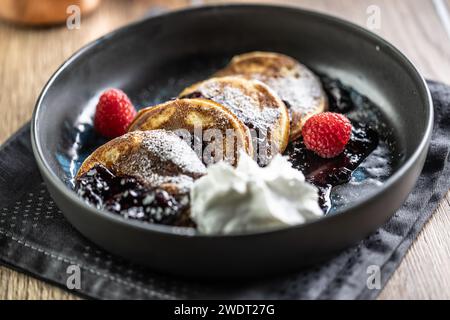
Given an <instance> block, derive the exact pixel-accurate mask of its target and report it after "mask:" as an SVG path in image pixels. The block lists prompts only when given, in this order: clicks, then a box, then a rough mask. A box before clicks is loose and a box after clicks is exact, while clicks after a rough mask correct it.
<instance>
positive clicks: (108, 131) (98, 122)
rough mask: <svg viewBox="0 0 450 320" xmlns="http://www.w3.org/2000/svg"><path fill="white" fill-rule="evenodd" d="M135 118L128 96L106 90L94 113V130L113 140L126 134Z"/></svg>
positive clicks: (116, 90)
mask: <svg viewBox="0 0 450 320" xmlns="http://www.w3.org/2000/svg"><path fill="white" fill-rule="evenodd" d="M135 116H136V109H135V108H134V106H133V104H132V103H131V101H130V99H128V96H127V95H126V94H125V93H124V92H123V91H122V90H119V89H108V90H106V91H105V92H103V94H102V95H101V96H100V99H99V101H98V104H97V110H96V111H95V120H94V125H95V129H96V130H97V132H98V133H100V134H101V135H102V136H105V137H107V138H115V137H118V136H121V135H123V134H124V133H126V132H127V130H128V126H129V125H130V123H131V122H132V121H133V119H134V117H135Z"/></svg>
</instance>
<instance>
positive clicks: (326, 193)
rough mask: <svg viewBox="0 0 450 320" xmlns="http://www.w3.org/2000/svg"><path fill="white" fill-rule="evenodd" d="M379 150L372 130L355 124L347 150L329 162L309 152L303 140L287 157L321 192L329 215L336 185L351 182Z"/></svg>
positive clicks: (294, 144) (289, 148) (322, 205)
mask: <svg viewBox="0 0 450 320" xmlns="http://www.w3.org/2000/svg"><path fill="white" fill-rule="evenodd" d="M377 146H378V134H377V132H376V131H375V130H373V129H371V128H366V127H363V126H359V125H355V124H353V130H352V134H351V137H350V141H349V142H348V144H347V146H346V147H345V150H344V151H343V152H342V153H341V154H340V155H338V156H336V157H334V158H331V159H325V158H321V157H319V156H318V155H316V154H315V153H314V152H312V151H310V150H308V149H306V147H305V144H304V143H303V140H302V139H299V140H297V141H295V142H293V143H290V144H289V146H288V148H287V150H286V154H287V155H288V157H289V160H290V161H291V163H292V166H293V167H294V168H295V169H298V170H300V171H302V172H303V174H304V175H305V178H306V180H307V181H309V182H310V183H312V184H314V185H315V186H317V187H318V188H319V203H320V206H321V207H322V209H323V210H324V211H325V212H328V211H329V210H330V209H331V199H330V192H331V188H333V187H334V186H336V185H340V184H344V183H347V182H349V181H350V179H351V178H352V173H353V171H354V170H355V169H356V168H357V167H358V166H359V165H360V163H361V162H362V161H363V160H364V159H365V158H366V157H367V156H368V155H369V154H370V153H371V152H372V151H373V150H375V148H376V147H377Z"/></svg>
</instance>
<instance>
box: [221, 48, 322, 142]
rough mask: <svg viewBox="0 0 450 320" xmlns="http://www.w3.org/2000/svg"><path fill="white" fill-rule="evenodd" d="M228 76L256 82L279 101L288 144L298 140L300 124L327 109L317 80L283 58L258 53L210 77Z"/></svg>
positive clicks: (240, 58) (239, 58) (235, 60)
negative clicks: (283, 107)
mask: <svg viewBox="0 0 450 320" xmlns="http://www.w3.org/2000/svg"><path fill="white" fill-rule="evenodd" d="M229 75H241V76H244V77H246V78H249V79H256V80H260V81H262V82H264V83H265V84H267V85H268V86H269V87H271V88H272V89H273V90H274V91H275V92H276V93H277V94H278V95H279V96H280V97H281V99H282V100H283V102H284V103H285V104H286V107H287V108H288V111H289V114H290V127H291V130H290V141H293V140H295V139H297V138H298V137H300V135H301V131H302V127H303V124H304V123H305V121H306V120H307V119H308V118H309V117H310V116H312V115H314V114H316V113H320V112H323V111H325V110H326V109H327V108H328V101H327V97H326V94H325V92H324V91H323V88H322V85H321V83H320V80H319V79H318V78H317V77H316V76H315V75H314V73H313V72H312V71H311V70H309V69H308V68H307V67H305V66H304V65H302V64H300V63H299V62H298V61H296V60H295V59H293V58H291V57H288V56H286V55H283V54H279V53H273V52H259V51H256V52H250V53H245V54H241V55H237V56H235V57H233V59H232V60H231V62H230V63H229V64H228V66H226V67H225V68H224V69H223V70H220V71H218V72H217V73H216V74H215V75H214V76H216V77H222V76H229Z"/></svg>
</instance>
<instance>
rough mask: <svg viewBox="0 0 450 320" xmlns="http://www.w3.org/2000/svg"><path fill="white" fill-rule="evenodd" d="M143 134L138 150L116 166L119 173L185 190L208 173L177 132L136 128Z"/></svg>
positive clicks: (151, 184) (154, 185) (156, 184)
mask: <svg viewBox="0 0 450 320" xmlns="http://www.w3.org/2000/svg"><path fill="white" fill-rule="evenodd" d="M128 135H138V136H141V137H142V141H141V144H140V146H139V147H138V148H137V149H136V151H135V152H132V153H130V154H127V155H124V156H123V157H121V158H120V160H119V161H118V162H117V163H116V164H115V165H114V169H115V170H117V171H118V172H120V173H122V174H126V175H130V176H135V177H137V178H139V179H141V180H142V181H143V182H144V183H146V184H148V185H149V186H151V187H160V186H161V185H164V184H167V185H168V187H169V188H172V189H178V191H180V192H185V191H187V190H189V189H190V187H191V185H192V183H193V182H194V180H195V179H196V178H199V177H200V176H202V175H203V174H205V173H206V168H205V166H204V164H203V163H202V162H201V161H200V159H199V158H198V157H197V155H196V153H195V152H194V151H193V150H192V149H191V148H190V147H189V146H188V144H187V143H186V142H184V141H183V140H182V139H181V138H179V137H178V136H177V135H176V134H174V133H172V132H169V131H165V130H152V131H134V132H130V133H128Z"/></svg>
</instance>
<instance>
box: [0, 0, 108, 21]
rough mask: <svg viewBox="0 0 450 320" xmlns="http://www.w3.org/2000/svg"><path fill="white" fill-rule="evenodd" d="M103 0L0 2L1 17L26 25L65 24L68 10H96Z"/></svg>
mask: <svg viewBox="0 0 450 320" xmlns="http://www.w3.org/2000/svg"><path fill="white" fill-rule="evenodd" d="M100 2H101V0H0V17H1V18H2V19H5V20H8V21H10V22H14V23H20V24H25V25H52V24H59V23H64V22H65V21H66V19H67V8H68V7H69V6H71V5H75V6H78V7H79V8H80V13H83V14H87V13H90V12H92V11H93V10H95V9H96V8H97V7H98V5H99V4H100Z"/></svg>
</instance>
